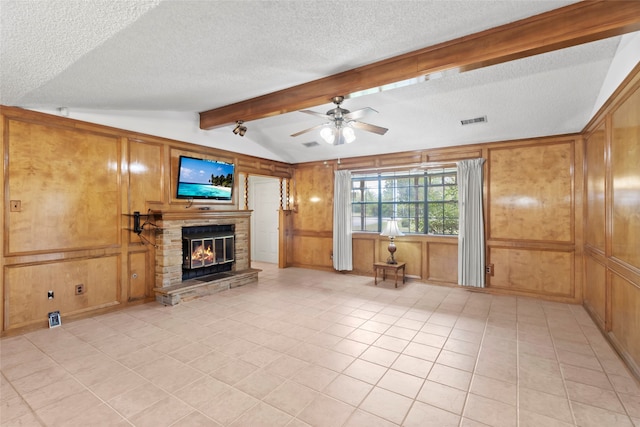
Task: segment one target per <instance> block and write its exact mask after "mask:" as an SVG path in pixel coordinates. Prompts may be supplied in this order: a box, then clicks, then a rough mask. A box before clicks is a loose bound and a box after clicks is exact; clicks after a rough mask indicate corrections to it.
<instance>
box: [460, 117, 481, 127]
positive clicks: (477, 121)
mask: <svg viewBox="0 0 640 427" xmlns="http://www.w3.org/2000/svg"><path fill="white" fill-rule="evenodd" d="M486 122H487V116H482V117H476V118H474V119H467V120H460V123H461V124H462V126H465V125H472V124H474V123H486Z"/></svg>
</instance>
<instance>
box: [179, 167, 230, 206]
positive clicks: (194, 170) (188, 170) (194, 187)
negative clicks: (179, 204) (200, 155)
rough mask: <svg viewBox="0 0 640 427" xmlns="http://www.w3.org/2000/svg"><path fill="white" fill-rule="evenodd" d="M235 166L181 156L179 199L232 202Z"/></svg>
mask: <svg viewBox="0 0 640 427" xmlns="http://www.w3.org/2000/svg"><path fill="white" fill-rule="evenodd" d="M233 176H234V164H233V163H226V162H221V161H218V160H206V159H195V158H193V157H186V156H180V165H179V168H178V199H210V200H231V193H232V191H233Z"/></svg>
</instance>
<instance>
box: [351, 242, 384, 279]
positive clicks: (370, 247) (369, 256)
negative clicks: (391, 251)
mask: <svg viewBox="0 0 640 427" xmlns="http://www.w3.org/2000/svg"><path fill="white" fill-rule="evenodd" d="M376 242H377V239H373V238H369V239H363V238H360V237H354V238H353V248H352V249H353V271H354V272H357V274H362V275H373V263H374V262H376V261H377V260H376V256H375V245H376ZM384 250H385V251H386V250H387V249H386V247H385V249H384ZM387 254H388V252H387Z"/></svg>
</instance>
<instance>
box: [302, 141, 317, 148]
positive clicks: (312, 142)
mask: <svg viewBox="0 0 640 427" xmlns="http://www.w3.org/2000/svg"><path fill="white" fill-rule="evenodd" d="M302 145H304V146H305V147H307V148H311V147H315V146H316V145H320V144H319V143H318V142H317V141H311V142H303V143H302Z"/></svg>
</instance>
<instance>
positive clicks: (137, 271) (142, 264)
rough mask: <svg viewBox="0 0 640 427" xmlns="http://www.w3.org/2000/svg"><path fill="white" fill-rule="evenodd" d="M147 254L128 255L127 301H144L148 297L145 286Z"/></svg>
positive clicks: (146, 286)
mask: <svg viewBox="0 0 640 427" xmlns="http://www.w3.org/2000/svg"><path fill="white" fill-rule="evenodd" d="M148 265H149V263H148V262H147V252H138V253H131V254H129V274H128V278H129V291H128V299H129V301H135V300H139V299H144V298H146V297H148V296H150V295H149V292H148V291H149V289H148V288H149V286H148V285H147V278H148V274H147V266H148Z"/></svg>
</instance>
